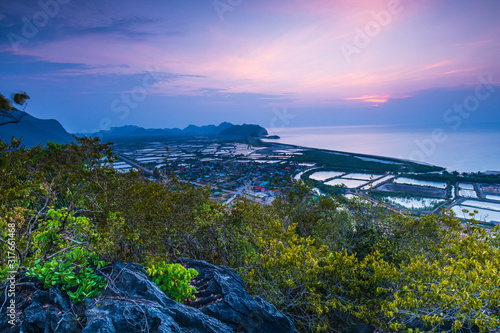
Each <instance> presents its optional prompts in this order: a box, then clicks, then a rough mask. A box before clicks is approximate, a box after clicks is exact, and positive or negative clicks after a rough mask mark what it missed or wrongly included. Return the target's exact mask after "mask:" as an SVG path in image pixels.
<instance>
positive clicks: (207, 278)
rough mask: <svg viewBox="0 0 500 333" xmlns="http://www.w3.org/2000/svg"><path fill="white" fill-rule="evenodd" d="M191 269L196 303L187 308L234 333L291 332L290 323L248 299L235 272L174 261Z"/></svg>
mask: <svg viewBox="0 0 500 333" xmlns="http://www.w3.org/2000/svg"><path fill="white" fill-rule="evenodd" d="M176 262H177V263H180V264H182V265H183V266H185V267H186V268H194V269H195V270H196V271H198V276H197V277H196V279H195V280H194V281H193V285H194V286H195V287H196V290H197V293H196V294H195V296H196V300H194V301H192V302H188V303H187V305H189V306H191V307H194V308H197V309H200V310H201V311H202V312H203V313H205V314H206V315H208V316H210V317H213V318H216V319H218V320H220V321H221V322H224V323H226V324H228V325H230V326H231V327H232V328H233V329H234V330H235V331H236V332H255V333H257V332H263V333H264V332H265V333H274V332H276V333H278V332H279V333H286V332H294V331H295V330H294V326H293V323H292V321H291V320H290V319H289V318H288V317H286V316H284V315H282V314H281V313H280V312H279V311H278V310H277V309H276V308H275V307H274V306H273V305H271V304H269V303H268V302H266V301H264V300H263V299H262V298H260V297H255V298H252V297H250V296H249V295H248V294H247V292H246V291H245V287H244V282H243V280H242V279H241V278H240V277H239V276H238V274H237V273H236V271H234V270H233V269H230V268H227V267H224V266H214V265H211V264H209V263H207V262H205V261H200V260H193V259H188V258H182V259H179V260H177V261H176Z"/></svg>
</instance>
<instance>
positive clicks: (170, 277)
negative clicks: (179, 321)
mask: <svg viewBox="0 0 500 333" xmlns="http://www.w3.org/2000/svg"><path fill="white" fill-rule="evenodd" d="M147 272H148V274H149V276H151V278H152V280H153V282H154V283H156V284H157V285H158V287H159V288H160V289H161V290H162V291H163V292H164V293H165V294H166V295H167V296H168V297H170V298H171V299H173V300H174V301H176V302H182V301H184V300H185V299H194V298H195V297H194V295H193V294H194V293H196V288H195V287H192V286H191V285H190V283H191V280H192V279H193V278H194V277H196V276H198V272H197V271H196V270H195V269H193V268H189V269H187V268H185V267H184V266H182V265H181V264H167V263H165V262H161V263H159V264H156V265H154V264H152V265H150V266H148V267H147Z"/></svg>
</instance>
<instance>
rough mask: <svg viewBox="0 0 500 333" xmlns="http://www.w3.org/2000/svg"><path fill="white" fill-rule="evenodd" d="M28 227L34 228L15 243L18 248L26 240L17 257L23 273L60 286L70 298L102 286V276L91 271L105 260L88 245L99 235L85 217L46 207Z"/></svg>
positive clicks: (19, 217)
mask: <svg viewBox="0 0 500 333" xmlns="http://www.w3.org/2000/svg"><path fill="white" fill-rule="evenodd" d="M23 212H25V211H23V210H18V211H17V213H18V214H17V220H18V221H19V220H22V215H21V214H22V213H23ZM14 216H15V215H14ZM14 216H12V215H11V216H10V219H9V221H10V222H11V223H12V222H14V223H15V219H14V218H13V217H14ZM2 222H3V223H5V220H3V221H2ZM15 224H17V225H19V223H15ZM31 227H35V230H34V231H33V232H32V233H31V234H29V235H27V237H25V238H21V239H20V242H18V244H17V246H18V251H19V245H21V244H23V245H24V244H26V248H27V249H28V250H27V251H26V252H24V253H23V252H21V251H19V253H21V256H20V258H18V259H20V264H21V266H23V267H26V275H27V276H30V277H36V278H38V280H40V282H42V283H43V285H44V287H45V288H50V287H52V286H55V285H56V284H57V285H59V286H61V288H62V290H68V295H69V296H70V297H71V299H72V300H73V301H74V302H79V301H82V300H83V298H84V297H89V298H90V297H94V296H95V295H97V294H98V293H99V292H100V290H101V289H102V288H104V287H105V285H106V283H105V278H104V277H102V276H101V275H98V274H96V272H95V271H96V269H99V268H101V267H102V266H104V265H105V264H106V262H104V261H101V260H99V256H98V254H97V253H96V252H95V251H94V250H93V249H92V247H91V246H90V243H91V242H92V241H93V240H94V239H96V238H98V237H99V236H98V235H97V234H96V233H95V232H94V231H93V230H92V228H91V227H90V224H89V220H88V219H87V218H84V217H77V218H75V217H74V216H73V215H72V214H71V213H69V212H67V211H65V210H54V209H50V210H49V211H48V212H47V214H46V219H45V220H44V221H40V222H39V224H38V225H37V226H34V225H31ZM2 238H3V239H4V235H2Z"/></svg>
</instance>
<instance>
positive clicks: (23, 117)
mask: <svg viewBox="0 0 500 333" xmlns="http://www.w3.org/2000/svg"><path fill="white" fill-rule="evenodd" d="M12 115H14V116H15V117H16V118H17V119H20V122H18V123H11V124H5V125H0V139H2V140H5V141H7V142H10V140H11V138H12V137H13V136H14V137H15V138H16V139H18V138H19V137H22V144H24V145H25V146H26V147H31V146H36V145H37V144H38V143H42V144H45V143H46V142H47V141H54V142H56V143H61V144H62V143H66V142H71V141H73V140H74V138H73V136H72V135H71V134H70V133H68V132H67V131H66V130H65V129H64V127H63V126H62V125H61V124H60V123H59V122H58V121H57V120H55V119H39V118H36V117H33V116H31V115H30V114H28V113H26V112H23V111H18V110H14V111H12ZM75 135H76V136H80V137H81V136H93V137H97V136H99V137H100V138H102V139H103V140H104V141H108V140H110V139H118V138H127V137H132V138H134V137H161V136H196V135H203V136H225V137H245V138H246V137H263V136H266V135H268V133H267V131H266V129H265V128H263V127H261V126H259V125H251V124H243V125H233V124H231V123H228V122H223V123H221V124H219V125H218V126H215V125H207V126H195V125H189V126H187V127H186V128H184V129H179V128H155V129H146V128H143V127H139V126H134V125H127V126H121V127H112V128H110V129H109V130H107V131H99V132H97V133H76V134H75Z"/></svg>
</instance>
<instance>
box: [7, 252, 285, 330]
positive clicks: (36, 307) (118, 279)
mask: <svg viewBox="0 0 500 333" xmlns="http://www.w3.org/2000/svg"><path fill="white" fill-rule="evenodd" d="M178 262H180V263H182V264H184V265H185V266H186V267H190V268H194V269H196V270H197V271H198V272H199V275H198V277H197V280H196V281H195V285H196V287H197V289H198V290H199V291H198V294H197V295H196V296H197V300H196V301H194V302H191V303H188V304H181V303H177V302H175V301H173V300H172V299H170V298H168V297H167V296H166V295H165V294H164V293H163V292H162V291H161V290H160V289H159V288H158V287H157V286H156V284H154V283H153V282H152V281H151V280H150V279H149V278H148V276H147V274H146V271H145V270H144V269H143V268H142V267H141V266H139V265H136V264H127V263H126V264H124V263H114V264H113V265H110V266H108V267H106V268H104V269H103V272H104V273H105V274H106V275H107V276H108V286H107V288H106V289H105V290H104V291H103V293H102V295H101V296H99V297H97V298H95V299H87V300H86V301H85V304H80V305H78V306H75V305H74V304H72V303H71V302H70V301H69V298H68V296H67V295H66V293H65V292H63V291H60V290H59V289H58V288H52V289H49V290H39V289H34V290H32V291H30V292H29V294H30V296H29V297H30V298H31V299H30V300H29V301H25V302H21V303H22V306H19V308H18V309H17V311H18V318H19V319H20V320H19V321H18V324H17V325H16V326H14V327H10V325H9V324H8V322H7V320H6V318H7V317H6V316H5V313H4V312H5V310H4V311H2V312H3V314H2V318H1V319H0V332H23V333H38V332H43V333H49V332H65V333H66V332H81V333H115V332H116V333H129V332H130V333H136V332H150V333H154V332H158V333H167V332H175V333H177V332H179V333H180V332H207V333H209V332H214V333H223V332H224V333H225V332H248V333H253V332H255V333H257V332H262V333H264V332H265V333H272V332H280V333H281V332H283V333H285V332H293V331H294V327H293V324H292V323H291V321H290V320H289V319H288V318H287V317H285V316H283V315H282V314H281V313H279V312H278V311H277V310H276V308H274V307H273V306H272V305H270V304H269V303H267V302H265V301H264V300H262V299H261V298H258V297H257V298H252V297H250V296H249V295H248V294H247V293H246V291H245V289H244V287H243V281H242V280H241V279H240V277H239V276H238V275H237V274H236V272H235V271H234V270H232V269H229V268H226V267H218V266H214V265H210V264H208V263H206V262H204V261H197V260H191V259H182V260H179V261H178ZM23 295H24V296H26V295H28V294H27V293H24V294H23Z"/></svg>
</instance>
